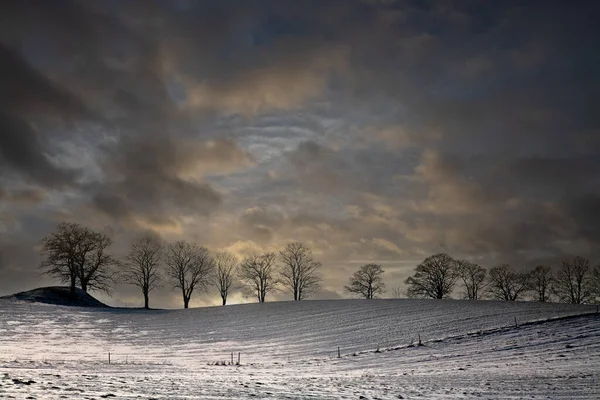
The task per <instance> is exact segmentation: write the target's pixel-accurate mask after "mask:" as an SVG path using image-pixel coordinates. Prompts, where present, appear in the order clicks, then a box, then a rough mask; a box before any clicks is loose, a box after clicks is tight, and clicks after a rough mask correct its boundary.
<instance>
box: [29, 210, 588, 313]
mask: <svg viewBox="0 0 600 400" xmlns="http://www.w3.org/2000/svg"><path fill="white" fill-rule="evenodd" d="M111 244H112V240H111V238H110V237H109V236H108V235H106V234H104V233H100V232H95V231H93V230H91V229H89V228H87V227H85V226H82V225H79V224H76V223H66V222H63V223H61V224H59V225H58V227H57V229H56V230H55V231H54V232H53V233H51V234H49V235H48V236H46V237H44V238H43V239H42V241H41V249H42V263H41V268H42V270H43V272H44V273H45V274H48V275H51V276H53V277H55V278H57V279H59V280H61V281H62V282H63V283H68V284H69V285H70V292H71V295H75V289H76V287H80V288H81V289H82V290H83V291H84V292H87V291H88V290H100V291H104V292H107V293H109V292H110V290H111V288H112V286H113V285H114V284H115V283H117V282H122V283H126V284H130V285H134V286H136V287H138V288H139V289H140V291H141V292H142V295H143V298H144V307H145V308H149V298H150V294H151V292H152V291H154V290H155V289H157V288H159V287H162V286H164V285H171V286H172V287H173V288H175V289H177V290H178V291H180V293H181V296H182V300H183V306H184V308H188V307H189V303H190V300H191V298H192V295H194V294H198V293H202V292H208V291H209V290H211V289H215V290H216V291H217V292H218V293H219V296H220V297H221V300H222V304H223V305H225V304H226V303H227V298H228V296H229V294H230V292H231V291H232V290H233V289H234V288H241V289H243V290H244V291H245V293H246V294H247V295H250V296H254V297H255V298H256V299H257V300H258V301H259V302H261V303H262V302H264V301H265V300H266V297H267V295H269V294H270V293H272V292H275V291H278V290H284V291H287V292H289V293H290V294H291V295H292V297H293V299H294V300H295V301H299V300H304V299H306V298H308V297H309V296H310V295H312V294H314V293H315V292H316V291H318V290H319V288H320V287H321V282H322V276H321V274H320V269H321V263H320V262H318V261H317V260H316V259H315V257H314V256H313V253H312V251H311V249H310V248H309V247H308V246H306V245H305V244H303V243H300V242H291V243H288V244H287V245H286V246H285V247H284V248H283V249H282V250H280V251H279V252H277V253H275V252H266V253H262V254H252V255H249V256H247V257H244V258H243V259H241V260H240V259H238V258H237V257H236V256H235V255H234V254H232V253H230V252H227V251H219V252H212V251H210V250H209V249H208V248H206V247H204V246H201V245H198V244H196V243H192V242H187V241H176V242H172V243H165V242H163V241H162V240H160V239H159V238H157V237H155V236H149V235H146V236H142V237H139V238H138V239H137V240H135V241H134V242H133V243H132V244H131V246H130V247H129V251H128V252H127V254H126V255H125V256H124V257H121V258H118V257H115V256H114V255H112V254H110V252H109V251H108V248H109V247H110V246H111ZM383 275H384V270H383V268H382V266H381V265H379V264H374V263H369V264H364V265H362V266H360V267H359V268H358V270H357V271H355V272H354V273H353V274H352V275H351V276H350V278H349V282H348V285H346V286H345V287H344V290H345V291H346V292H348V293H350V294H352V295H355V296H358V297H361V298H365V299H373V298H377V297H379V296H381V295H382V294H383V293H385V290H386V289H385V283H384V279H383ZM404 283H405V285H406V291H405V292H402V291H401V290H400V288H395V289H394V297H402V296H403V295H406V296H408V297H411V298H432V299H444V298H450V297H452V295H453V294H454V293H455V292H456V290H457V289H459V290H460V291H461V292H460V296H461V297H462V298H464V299H469V300H480V299H484V298H488V299H498V300H507V301H515V300H524V299H527V298H530V299H533V300H536V301H540V302H547V301H552V300H558V301H561V302H567V303H574V304H582V303H592V302H594V301H596V298H597V297H600V264H599V265H597V266H595V267H592V266H591V264H590V262H589V261H588V260H586V259H584V258H581V257H575V258H574V259H572V260H567V261H563V262H562V266H561V267H560V268H559V269H558V270H557V271H553V270H552V268H550V267H548V266H543V265H539V266H536V267H535V268H533V269H531V270H528V271H520V270H517V269H515V268H513V267H511V266H510V265H508V264H501V265H497V266H494V267H492V268H490V269H489V271H488V270H487V269H485V268H484V267H482V266H480V265H478V264H476V263H472V262H469V261H466V260H456V259H454V258H452V257H451V256H450V255H448V254H446V253H439V254H434V255H432V256H429V257H427V258H425V259H424V260H423V261H422V262H421V263H420V264H419V265H417V266H416V267H415V270H414V274H413V275H412V276H410V277H409V278H407V279H406V280H405V282H404Z"/></svg>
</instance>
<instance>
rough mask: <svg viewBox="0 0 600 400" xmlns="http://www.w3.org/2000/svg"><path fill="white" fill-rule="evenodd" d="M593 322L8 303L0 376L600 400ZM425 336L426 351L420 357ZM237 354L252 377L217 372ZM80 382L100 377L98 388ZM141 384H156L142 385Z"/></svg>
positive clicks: (370, 306)
mask: <svg viewBox="0 0 600 400" xmlns="http://www.w3.org/2000/svg"><path fill="white" fill-rule="evenodd" d="M595 310H596V309H595V307H591V306H575V305H567V304H539V303H526V302H495V301H478V302H469V301H457V300H454V301H453V300H443V301H434V300H373V301H365V300H341V301H303V302H277V303H266V304H246V305H236V306H226V307H209V308H197V309H189V310H150V311H148V310H132V309H110V308H108V309H101V308H99V309H87V308H77V307H60V306H48V305H41V304H35V303H22V302H15V301H9V300H0V354H1V356H0V374H1V373H2V372H7V373H9V375H10V376H11V377H12V376H15V374H17V375H18V377H17V379H19V380H23V379H33V380H34V381H36V382H37V379H40V374H41V373H42V372H44V373H48V371H47V370H48V369H49V368H50V369H52V370H56V369H59V370H61V373H60V374H59V375H60V376H61V378H60V379H59V380H60V381H62V383H61V385H62V386H60V385H59V387H66V386H68V385H70V387H86V388H87V389H85V391H86V392H85V393H86V396H88V395H90V396H92V397H93V396H94V395H101V394H102V393H104V394H106V392H107V391H111V390H112V392H111V393H113V392H114V391H115V390H116V389H115V386H111V385H112V384H111V383H108V382H111V380H113V379H114V377H115V376H119V377H121V381H122V382H123V383H122V385H120V386H119V393H113V394H117V395H118V396H119V397H120V398H122V397H128V396H131V397H135V396H137V395H138V394H140V395H143V396H148V397H154V398H169V399H173V398H190V397H191V398H222V397H229V398H250V397H259V398H262V397H272V398H332V399H333V398H335V399H337V398H348V396H349V398H359V395H363V396H364V397H365V398H380V399H383V398H399V397H397V396H402V397H404V398H411V397H415V396H421V397H423V396H425V397H426V398H444V396H446V397H447V398H461V397H462V398H473V397H477V396H475V395H474V393H479V394H482V395H483V397H487V398H490V397H495V398H511V396H513V398H522V397H523V393H524V392H523V390H526V391H528V396H527V397H530V395H532V394H533V395H551V396H550V397H551V398H560V396H561V395H564V398H576V397H577V394H579V395H580V397H581V398H597V395H600V389H598V388H599V386H598V385H597V383H598V378H599V375H598V372H597V371H596V368H595V367H594V365H600V316H598V315H596V314H595ZM583 314H586V315H583ZM515 321H516V326H515ZM418 335H420V336H421V339H422V341H423V344H424V346H421V347H419V346H410V344H411V342H412V343H413V345H414V344H416V342H417V337H418ZM338 347H339V348H340V355H341V357H340V358H338V357H337V349H338ZM378 348H379V351H377V349H378ZM108 352H110V353H111V364H110V365H108ZM232 352H234V353H235V356H234V358H235V361H237V353H238V352H240V353H241V363H242V366H240V367H236V366H215V365H212V364H214V363H215V362H217V361H230V357H231V353H232ZM2 369H4V370H2ZM82 370H83V371H86V373H85V374H93V375H95V376H96V377H97V379H96V380H95V385H96V386H94V387H92V386H90V385H91V382H88V383H87V384H86V379H85V375H82V372H81V371H82ZM40 371H42V372H40ZM36 377H37V379H36ZM143 377H145V379H148V380H149V382H147V384H144V385H136V384H135V382H136V381H137V380H138V379H142V378H143ZM11 379H13V378H11ZM51 381H52V382H53V385H55V386H56V381H57V379H52V380H51ZM98 381H100V383H98ZM166 381H168V382H170V384H173V385H175V386H174V387H176V388H177V389H171V391H169V388H168V385H167V386H165V384H163V383H164V382H166ZM102 382H103V383H102ZM257 382H260V383H257ZM507 382H511V383H510V384H511V385H513V386H511V387H508V386H507V385H506V383H507ZM486 383H487V385H486ZM1 385H2V381H1V380H0V393H2V390H3V389H4V390H13V391H11V392H10V393H15V392H14V390H16V389H15V388H14V385H11V384H10V382H9V383H5V384H4V386H1ZM549 385H550V386H549ZM30 386H31V385H30ZM30 389H31V390H30V391H29V392H27V393H29V394H31V393H34V394H35V393H36V392H35V390H38V391H39V390H40V389H39V388H38V389H35V388H30ZM32 391H33V392H32ZM25 392H26V391H23V393H25ZM200 392H201V394H199V393H200ZM446 392H448V393H449V394H448V395H446V394H445V393H446ZM463 392H464V393H466V394H463ZM267 393H271V395H268V394H267ZM511 393H513V394H511ZM46 394H47V393H46ZM427 394H429V395H430V396H432V397H427ZM86 396H84V395H83V394H82V396H81V398H84V397H86ZM177 396H181V397H177ZM194 396H196V397H194ZM23 398H25V397H23ZM43 398H50V397H43ZM56 398H59V397H58V394H57V397H56ZM69 398H72V397H69Z"/></svg>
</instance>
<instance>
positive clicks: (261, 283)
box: [239, 253, 278, 303]
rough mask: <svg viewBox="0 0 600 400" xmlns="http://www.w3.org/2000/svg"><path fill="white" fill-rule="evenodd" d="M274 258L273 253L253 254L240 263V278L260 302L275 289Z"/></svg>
mask: <svg viewBox="0 0 600 400" xmlns="http://www.w3.org/2000/svg"><path fill="white" fill-rule="evenodd" d="M275 260H276V256H275V253H265V254H261V255H256V254H253V255H251V256H248V257H246V258H244V260H243V261H242V264H241V265H240V271H239V277H240V279H241V280H242V282H244V283H245V284H246V286H247V287H248V288H250V290H251V291H252V292H254V293H255V295H256V297H257V299H258V301H259V302H260V303H264V302H265V298H266V297H267V294H268V293H270V292H273V291H274V290H276V289H277V285H278V282H277V280H275Z"/></svg>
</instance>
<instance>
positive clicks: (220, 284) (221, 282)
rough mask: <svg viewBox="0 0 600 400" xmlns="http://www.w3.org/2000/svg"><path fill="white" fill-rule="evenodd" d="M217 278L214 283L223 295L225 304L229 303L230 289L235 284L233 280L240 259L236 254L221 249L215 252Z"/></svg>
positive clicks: (222, 298)
mask: <svg viewBox="0 0 600 400" xmlns="http://www.w3.org/2000/svg"><path fill="white" fill-rule="evenodd" d="M214 260H215V270H216V273H215V279H214V284H215V286H216V287H217V290H218V291H219V294H220V295H221V300H223V305H225V304H227V296H228V295H229V290H230V289H231V287H232V286H233V282H234V280H235V277H236V275H237V271H238V265H239V263H238V259H237V257H236V256H235V255H233V254H231V253H229V252H227V251H221V252H218V253H217V254H215V257H214Z"/></svg>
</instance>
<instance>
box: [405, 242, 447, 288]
mask: <svg viewBox="0 0 600 400" xmlns="http://www.w3.org/2000/svg"><path fill="white" fill-rule="evenodd" d="M457 277H458V275H457V272H456V268H455V261H454V259H453V258H452V257H450V256H449V255H448V254H446V253H439V254H434V255H432V256H429V257H427V258H426V259H425V260H423V262H421V264H419V265H417V267H416V268H415V274H414V275H413V276H411V277H409V278H408V279H406V281H405V283H406V284H407V285H408V289H407V291H406V292H407V294H408V296H409V297H426V298H432V299H443V298H446V297H449V296H450V294H451V293H452V289H453V288H454V284H455V283H456V279H457Z"/></svg>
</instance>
